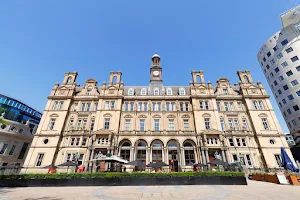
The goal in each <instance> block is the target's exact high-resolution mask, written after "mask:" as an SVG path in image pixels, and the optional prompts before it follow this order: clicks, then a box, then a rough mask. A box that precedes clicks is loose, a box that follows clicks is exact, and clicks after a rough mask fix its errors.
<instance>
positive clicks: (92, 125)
mask: <svg viewBox="0 0 300 200" xmlns="http://www.w3.org/2000/svg"><path fill="white" fill-rule="evenodd" d="M94 126H95V120H94V119H92V120H91V131H94Z"/></svg>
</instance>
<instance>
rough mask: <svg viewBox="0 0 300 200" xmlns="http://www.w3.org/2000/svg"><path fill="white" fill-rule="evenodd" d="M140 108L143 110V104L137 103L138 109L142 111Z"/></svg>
mask: <svg viewBox="0 0 300 200" xmlns="http://www.w3.org/2000/svg"><path fill="white" fill-rule="evenodd" d="M142 110H143V104H142V103H139V107H138V111H142Z"/></svg>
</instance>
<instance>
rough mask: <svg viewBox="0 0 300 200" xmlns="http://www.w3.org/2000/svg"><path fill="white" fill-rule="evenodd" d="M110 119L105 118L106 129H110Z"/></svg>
mask: <svg viewBox="0 0 300 200" xmlns="http://www.w3.org/2000/svg"><path fill="white" fill-rule="evenodd" d="M109 124H110V118H105V120H104V129H109Z"/></svg>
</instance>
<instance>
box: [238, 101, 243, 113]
mask: <svg viewBox="0 0 300 200" xmlns="http://www.w3.org/2000/svg"><path fill="white" fill-rule="evenodd" d="M237 104H238V109H239V110H240V111H241V110H243V104H242V102H238V103H237Z"/></svg>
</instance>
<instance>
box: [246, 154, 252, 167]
mask: <svg viewBox="0 0 300 200" xmlns="http://www.w3.org/2000/svg"><path fill="white" fill-rule="evenodd" d="M246 160H247V164H248V166H252V163H251V158H250V155H249V154H246Z"/></svg>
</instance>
